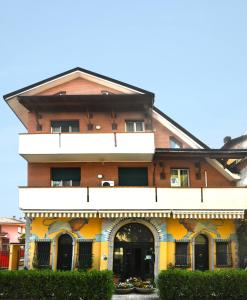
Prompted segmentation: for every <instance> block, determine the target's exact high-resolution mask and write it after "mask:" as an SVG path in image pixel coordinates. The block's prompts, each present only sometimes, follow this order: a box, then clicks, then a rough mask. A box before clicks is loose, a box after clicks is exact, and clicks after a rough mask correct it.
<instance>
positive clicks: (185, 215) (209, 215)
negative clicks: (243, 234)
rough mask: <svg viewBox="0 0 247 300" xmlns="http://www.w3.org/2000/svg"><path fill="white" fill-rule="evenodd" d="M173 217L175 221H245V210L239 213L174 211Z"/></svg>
mask: <svg viewBox="0 0 247 300" xmlns="http://www.w3.org/2000/svg"><path fill="white" fill-rule="evenodd" d="M172 216H173V218H174V219H243V218H244V210H239V211H226V210H225V211H219V210H218V211H217V210H209V211H207V210H202V211H196V210H189V211H187V210H184V211H183V210H181V211H175V210H174V211H173V212H172Z"/></svg>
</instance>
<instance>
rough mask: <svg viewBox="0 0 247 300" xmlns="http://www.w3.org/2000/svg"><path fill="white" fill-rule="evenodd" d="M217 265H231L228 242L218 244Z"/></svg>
mask: <svg viewBox="0 0 247 300" xmlns="http://www.w3.org/2000/svg"><path fill="white" fill-rule="evenodd" d="M216 264H217V266H228V265H230V253H229V243H228V242H216Z"/></svg>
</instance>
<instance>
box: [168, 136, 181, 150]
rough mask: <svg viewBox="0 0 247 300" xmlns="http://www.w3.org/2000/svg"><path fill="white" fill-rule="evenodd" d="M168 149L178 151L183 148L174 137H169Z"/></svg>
mask: <svg viewBox="0 0 247 300" xmlns="http://www.w3.org/2000/svg"><path fill="white" fill-rule="evenodd" d="M170 148H172V149H180V148H183V147H182V144H181V143H180V142H179V141H178V140H177V139H175V138H174V137H170Z"/></svg>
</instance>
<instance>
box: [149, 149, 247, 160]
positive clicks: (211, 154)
mask: <svg viewBox="0 0 247 300" xmlns="http://www.w3.org/2000/svg"><path fill="white" fill-rule="evenodd" d="M245 157H247V149H181V148H180V149H170V148H156V149H155V158H166V159H167V158H176V159H178V158H182V159H183V158H212V159H230V158H235V159H239V158H245Z"/></svg>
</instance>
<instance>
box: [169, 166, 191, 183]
mask: <svg viewBox="0 0 247 300" xmlns="http://www.w3.org/2000/svg"><path fill="white" fill-rule="evenodd" d="M172 170H177V171H178V180H179V182H178V185H173V184H172V181H171V178H172ZM181 171H187V175H188V186H181ZM170 172H171V174H170V185H171V187H182V188H186V187H190V170H189V169H187V168H171V171H170Z"/></svg>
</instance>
